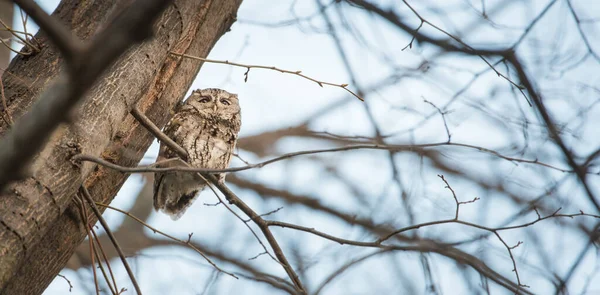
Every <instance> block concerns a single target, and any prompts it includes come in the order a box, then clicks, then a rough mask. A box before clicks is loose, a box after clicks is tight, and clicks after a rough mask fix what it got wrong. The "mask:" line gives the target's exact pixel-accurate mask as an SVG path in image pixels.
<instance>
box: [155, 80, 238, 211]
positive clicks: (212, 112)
mask: <svg viewBox="0 0 600 295" xmlns="http://www.w3.org/2000/svg"><path fill="white" fill-rule="evenodd" d="M240 126H241V114H240V105H239V102H238V97H237V95H236V94H231V93H229V92H227V91H225V90H221V89H214V88H209V89H201V90H194V91H193V92H192V95H191V96H190V97H189V98H188V99H187V100H186V101H185V103H183V104H182V105H181V106H179V107H178V109H177V110H176V113H175V115H174V116H173V118H172V119H171V121H169V123H167V126H166V127H165V130H164V133H165V134H166V135H167V136H169V137H170V138H171V139H173V140H174V141H175V142H176V143H177V144H179V145H180V146H181V147H182V148H183V149H185V150H186V151H187V152H188V163H189V164H190V165H191V166H192V167H197V168H207V169H225V168H227V167H229V161H230V160H231V153H233V150H234V148H235V144H236V141H237V137H238V132H239V131H240ZM177 157H178V155H177V154H176V153H175V152H173V151H172V150H171V149H169V148H168V147H167V146H166V145H165V144H164V143H161V144H160V151H159V153H158V158H157V159H156V161H157V162H158V161H162V160H165V159H171V158H177ZM171 163H173V164H171V165H177V164H176V163H177V162H171ZM224 178H225V175H224V174H221V175H219V180H220V181H224ZM205 185H206V183H205V182H204V181H203V180H202V179H201V178H200V177H199V176H198V175H197V174H195V173H185V172H171V173H156V175H155V179H154V209H156V210H161V211H163V212H165V213H167V214H169V215H170V216H171V218H172V219H173V220H176V219H179V217H181V215H183V213H184V212H185V210H186V209H187V208H188V207H189V206H190V205H191V204H192V202H193V201H194V199H195V198H196V196H197V194H198V193H199V191H201V190H202V189H203V188H204V186H205Z"/></svg>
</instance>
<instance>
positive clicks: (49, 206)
mask: <svg viewBox="0 0 600 295" xmlns="http://www.w3.org/2000/svg"><path fill="white" fill-rule="evenodd" d="M113 2H114V1H91V2H89V1H84V2H81V1H77V0H65V1H62V2H61V4H60V5H59V7H58V8H57V9H56V11H55V12H54V13H53V16H54V17H55V18H57V19H60V20H61V21H62V22H63V23H64V24H65V25H67V26H68V27H69V28H70V29H71V31H72V32H73V33H74V34H75V35H77V36H78V37H79V38H81V39H89V38H90V36H93V35H94V33H95V32H98V31H99V30H100V29H101V28H102V27H103V24H105V23H106V22H107V21H109V20H110V19H111V17H112V15H113V13H116V12H118V10H119V9H120V8H121V7H123V4H122V3H113ZM240 4H241V0H221V1H215V0H212V1H211V0H204V1H195V0H181V1H175V4H173V5H171V6H170V7H169V8H168V9H167V10H165V11H164V12H163V15H162V16H161V17H160V18H159V19H158V21H157V24H156V25H155V30H154V31H155V34H154V38H153V39H152V40H150V41H147V42H145V43H143V44H142V45H139V46H135V47H133V48H132V49H130V50H128V51H127V52H126V53H125V54H124V55H123V56H122V57H121V58H120V59H119V61H118V62H117V63H116V64H114V65H113V66H111V67H110V68H109V69H108V71H107V72H106V73H105V74H104V75H103V77H102V78H101V79H100V80H99V81H98V83H97V84H96V85H95V86H94V87H93V88H92V89H91V90H90V91H89V92H88V94H87V96H86V98H85V100H84V102H83V103H82V105H81V106H79V108H78V111H77V114H76V116H75V117H74V119H73V122H72V123H71V124H69V125H68V126H67V125H65V126H62V127H61V128H59V130H56V132H54V133H53V135H52V137H51V139H50V141H49V142H48V144H47V145H46V147H45V148H44V150H43V151H42V152H41V153H40V154H39V155H38V156H37V157H36V159H34V162H33V164H32V169H31V170H30V175H28V178H26V179H24V180H22V181H19V182H17V183H14V184H12V185H11V186H10V187H9V189H7V190H5V191H4V192H2V193H1V194H0V204H1V205H0V290H1V291H0V293H2V294H40V293H42V292H43V290H44V289H45V288H46V287H47V286H48V284H49V283H50V282H51V281H52V279H53V278H54V277H55V276H56V274H57V273H58V272H59V271H60V270H61V269H62V267H63V266H64V265H65V263H66V262H67V260H68V259H69V257H70V256H71V254H72V253H73V251H75V249H76V247H77V246H78V245H79V244H80V243H81V242H82V241H83V239H84V238H85V235H86V230H85V227H84V226H83V225H82V221H81V220H80V218H79V212H78V209H77V207H76V206H75V205H74V204H73V203H72V202H71V200H72V197H73V195H74V194H75V193H76V192H77V190H78V189H79V187H80V186H81V185H82V184H85V185H86V187H87V188H88V189H89V190H90V193H91V194H92V196H93V197H94V199H95V200H96V201H97V202H102V203H110V201H111V200H112V199H113V198H114V196H115V194H116V193H117V191H118V190H119V188H120V187H121V185H122V184H123V182H124V181H125V180H126V178H127V175H123V174H121V173H118V172H114V171H110V170H107V169H104V168H102V167H97V166H96V165H92V164H89V163H86V164H83V165H79V164H78V163H73V162H71V161H70V158H71V157H72V156H73V155H75V154H77V153H80V152H84V153H86V154H93V155H98V156H102V157H104V158H105V159H107V160H109V161H112V162H115V163H118V164H120V165H128V166H129V165H135V164H137V163H138V162H139V161H140V159H141V158H142V156H143V154H144V152H145V151H146V149H147V148H148V147H149V145H150V143H151V142H152V139H153V137H152V136H151V135H150V134H149V133H148V132H147V131H146V130H145V129H144V128H143V127H142V126H140V125H139V124H138V123H137V122H136V121H135V120H134V119H133V117H131V115H129V111H130V110H131V108H132V107H133V106H134V105H137V106H138V107H139V108H140V110H142V111H143V112H144V113H145V114H146V115H147V116H148V117H149V118H151V119H152V120H153V121H154V122H155V123H156V124H157V125H158V126H160V127H162V126H163V125H164V124H165V123H166V122H167V121H168V119H169V117H170V112H169V110H171V109H172V107H173V106H174V105H175V104H176V103H177V102H178V101H180V100H181V98H182V97H183V96H184V94H185V92H186V91H187V89H188V88H189V86H190V85H191V83H192V81H193V79H194V77H195V76H196V74H197V73H198V71H199V69H200V66H201V63H199V62H198V61H193V60H182V59H181V58H179V57H176V56H173V55H170V54H169V51H173V52H179V53H186V54H191V55H196V56H206V55H208V53H209V51H210V49H211V48H212V47H213V45H214V44H215V42H216V41H217V40H218V39H219V37H221V36H222V35H223V34H224V33H225V32H226V31H227V30H228V29H229V27H230V26H231V24H232V23H233V22H234V21H235V15H236V12H237V9H238V7H239V5H240ZM36 38H38V39H39V41H40V44H42V45H41V46H42V51H41V52H40V53H38V54H36V55H34V56H29V57H21V56H19V57H17V58H15V59H14V60H13V61H12V63H11V64H10V66H9V68H8V69H7V72H6V73H4V75H3V79H4V85H5V94H6V98H7V100H8V110H2V109H0V111H3V112H4V111H8V112H9V113H10V114H11V116H12V117H13V118H14V119H15V120H16V119H18V118H19V117H21V116H22V115H23V114H24V113H25V112H26V111H27V110H28V109H29V108H30V107H31V105H32V104H33V102H35V100H36V99H37V97H38V96H39V94H40V93H41V92H43V91H44V89H45V88H46V86H48V85H49V84H50V83H51V81H52V80H53V78H55V77H57V75H58V73H59V72H60V66H61V57H60V56H59V54H58V53H57V50H56V49H55V48H54V47H53V46H51V44H50V43H49V41H48V39H47V37H46V36H45V35H44V34H43V32H41V33H38V34H37V35H36ZM0 124H1V125H0V134H4V133H6V130H7V129H8V128H10V127H9V126H6V125H4V124H3V122H2V123H0ZM90 215H92V216H93V214H91V213H90ZM95 221H96V219H95V218H94V219H93V220H92V221H91V222H95Z"/></svg>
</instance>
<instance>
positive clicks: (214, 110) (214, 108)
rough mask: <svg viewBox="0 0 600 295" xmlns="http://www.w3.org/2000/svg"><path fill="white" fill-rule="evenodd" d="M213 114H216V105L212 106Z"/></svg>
mask: <svg viewBox="0 0 600 295" xmlns="http://www.w3.org/2000/svg"><path fill="white" fill-rule="evenodd" d="M213 112H215V113H216V112H217V104H216V103H215V105H213Z"/></svg>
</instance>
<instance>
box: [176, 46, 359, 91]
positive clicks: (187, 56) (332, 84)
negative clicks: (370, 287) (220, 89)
mask: <svg viewBox="0 0 600 295" xmlns="http://www.w3.org/2000/svg"><path fill="white" fill-rule="evenodd" d="M169 53H171V54H173V55H177V56H181V57H186V58H190V59H195V60H200V61H203V62H208V63H215V64H225V65H230V66H235V67H241V68H246V69H247V71H246V73H245V74H244V76H245V80H247V79H248V74H249V72H250V69H265V70H273V71H277V72H280V73H284V74H291V75H296V76H299V77H302V78H304V79H306V80H310V81H312V82H315V83H317V84H318V85H319V86H321V87H323V85H329V86H334V87H340V88H342V89H344V90H346V91H348V92H349V93H350V94H352V95H353V96H354V97H356V98H358V99H359V100H360V101H365V100H364V99H363V98H362V97H361V96H359V95H358V94H356V93H354V92H353V91H352V90H350V89H348V84H336V83H331V82H325V81H319V80H317V79H314V78H311V77H309V76H306V75H304V74H302V71H290V70H284V69H280V68H277V67H272V66H261V65H248V64H241V63H236V62H230V61H228V60H215V59H208V58H203V57H198V56H193V55H188V54H183V53H177V52H172V51H170V52H169Z"/></svg>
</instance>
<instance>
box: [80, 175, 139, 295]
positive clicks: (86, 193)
mask: <svg viewBox="0 0 600 295" xmlns="http://www.w3.org/2000/svg"><path fill="white" fill-rule="evenodd" d="M81 192H82V195H83V197H84V198H85V199H86V201H87V202H88V203H89V205H90V207H91V208H92V211H94V214H96V217H97V218H98V221H100V224H101V225H102V227H103V228H104V231H105V232H106V235H107V236H108V238H109V239H110V241H111V242H112V244H113V246H114V247H115V250H117V253H119V257H120V258H121V262H122V263H123V266H124V267H125V270H126V271H127V274H128V275H129V279H130V280H131V283H132V284H133V287H134V288H135V291H136V292H137V294H138V295H142V290H141V289H140V286H139V285H138V283H137V280H136V279H135V276H134V274H133V271H132V270H131V267H130V266H129V263H127V259H126V258H125V254H123V250H121V246H119V242H118V241H117V239H116V238H115V236H114V235H113V233H112V231H111V230H110V227H109V226H108V224H107V223H106V221H105V220H104V217H102V213H100V210H98V207H96V203H95V202H94V199H93V198H92V196H91V195H90V193H89V191H88V190H87V188H86V187H85V186H83V185H82V186H81Z"/></svg>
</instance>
